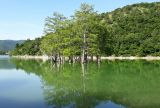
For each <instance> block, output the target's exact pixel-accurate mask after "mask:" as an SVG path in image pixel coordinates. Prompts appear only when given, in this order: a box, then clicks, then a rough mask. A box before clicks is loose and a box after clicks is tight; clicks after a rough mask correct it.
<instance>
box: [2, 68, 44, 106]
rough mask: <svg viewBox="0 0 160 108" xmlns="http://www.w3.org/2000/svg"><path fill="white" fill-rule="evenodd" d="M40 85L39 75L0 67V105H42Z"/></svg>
mask: <svg viewBox="0 0 160 108" xmlns="http://www.w3.org/2000/svg"><path fill="white" fill-rule="evenodd" d="M41 86H42V85H41V81H40V79H39V77H37V76H35V75H33V74H30V75H28V74H26V73H25V72H24V71H22V70H16V69H12V70H2V69H0V91H1V92H0V107H9V108H10V107H11V106H12V107H19V108H20V107H22V105H25V106H28V107H32V108H33V107H37V106H38V107H40V106H44V105H45V104H44V99H43V90H42V89H41ZM10 105H11V106H10ZM36 105H37V106H36ZM26 108H27V107H26Z"/></svg>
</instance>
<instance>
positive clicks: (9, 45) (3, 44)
mask: <svg viewBox="0 0 160 108" xmlns="http://www.w3.org/2000/svg"><path fill="white" fill-rule="evenodd" d="M23 42H24V41H23V40H18V41H16V40H0V51H10V50H13V49H14V48H15V46H16V44H17V43H19V44H21V43H23Z"/></svg>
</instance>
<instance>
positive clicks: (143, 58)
mask: <svg viewBox="0 0 160 108" xmlns="http://www.w3.org/2000/svg"><path fill="white" fill-rule="evenodd" d="M10 57H13V58H19V59H36V60H44V61H46V60H49V59H50V57H49V56H28V55H25V56H10ZM88 59H89V60H90V59H91V57H88ZM100 59H101V60H160V56H146V57H135V56H129V57H123V56H119V57H116V56H108V57H100ZM65 60H68V57H65ZM93 60H96V57H95V56H94V57H93Z"/></svg>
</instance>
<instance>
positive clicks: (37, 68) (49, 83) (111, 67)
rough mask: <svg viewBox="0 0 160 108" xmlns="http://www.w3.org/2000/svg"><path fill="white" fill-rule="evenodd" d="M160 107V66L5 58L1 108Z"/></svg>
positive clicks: (153, 63)
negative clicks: (82, 63) (52, 62)
mask: <svg viewBox="0 0 160 108" xmlns="http://www.w3.org/2000/svg"><path fill="white" fill-rule="evenodd" d="M1 107H5V108H22V107H23V108H160V61H103V62H102V63H101V64H100V65H98V64H96V63H89V64H88V65H81V64H78V63H76V64H68V63H65V64H62V65H58V64H56V65H55V64H51V63H50V62H43V61H35V60H18V59H10V58H8V57H4V56H3V57H0V108H1Z"/></svg>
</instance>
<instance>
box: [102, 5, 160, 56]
mask: <svg viewBox="0 0 160 108" xmlns="http://www.w3.org/2000/svg"><path fill="white" fill-rule="evenodd" d="M159 16H160V3H159V2H157V3H141V4H134V5H130V6H126V7H124V8H122V9H116V10H115V11H113V12H110V13H103V14H102V18H104V21H105V23H106V25H107V26H108V28H109V29H110V31H109V34H110V36H111V37H112V41H113V42H112V45H111V46H113V52H112V54H115V55H124V56H126V55H132V56H147V55H155V56H158V55H159V52H160V25H159V23H160V19H159Z"/></svg>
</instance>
